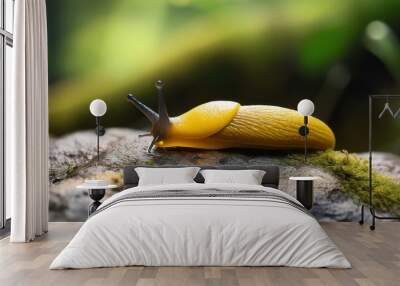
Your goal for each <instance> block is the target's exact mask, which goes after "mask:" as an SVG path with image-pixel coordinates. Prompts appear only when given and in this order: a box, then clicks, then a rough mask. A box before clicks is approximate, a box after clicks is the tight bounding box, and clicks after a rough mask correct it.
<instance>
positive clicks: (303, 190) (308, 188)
mask: <svg viewBox="0 0 400 286" xmlns="http://www.w3.org/2000/svg"><path fill="white" fill-rule="evenodd" d="M319 179H320V178H319V177H290V178H289V180H291V181H296V199H297V200H298V201H299V202H300V203H302V205H303V206H304V207H305V208H306V209H308V210H310V209H311V208H312V206H313V200H314V190H313V182H314V181H315V180H319Z"/></svg>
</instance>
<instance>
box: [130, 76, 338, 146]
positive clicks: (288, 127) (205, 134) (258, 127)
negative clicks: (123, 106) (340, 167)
mask: <svg viewBox="0 0 400 286" xmlns="http://www.w3.org/2000/svg"><path fill="white" fill-rule="evenodd" d="M156 88H157V90H158V114H157V113H155V112H154V111H153V110H151V109H150V108H148V107H147V106H145V105H144V104H142V103H141V102H139V101H138V100H137V99H136V98H134V97H133V96H131V95H130V97H128V98H129V99H130V100H131V101H132V102H133V103H134V105H135V106H136V107H137V108H138V109H139V110H140V111H141V112H142V113H143V114H144V115H145V116H146V117H147V118H148V119H149V120H150V121H151V123H152V130H151V135H153V137H154V138H153V140H152V142H151V144H150V147H149V152H150V151H151V149H152V147H153V146H154V145H156V146H157V147H162V148H170V147H183V148H185V147H186V148H198V149H210V150H216V149H227V148H258V149H267V150H285V151H289V150H302V149H303V148H304V138H303V137H302V136H301V135H300V134H299V132H298V129H299V127H300V126H302V125H303V120H304V118H303V116H302V115H300V114H299V113H298V112H297V111H296V110H292V109H288V108H283V107H279V106H270V105H249V106H241V105H240V104H239V103H237V102H233V101H212V102H207V103H204V104H201V105H199V106H197V107H195V108H193V109H191V110H189V111H188V112H185V113H184V114H182V115H180V116H177V117H172V118H170V117H169V116H168V111H167V106H166V103H165V99H164V96H163V93H162V82H161V81H157V83H156ZM308 128H309V130H310V133H309V135H308V138H307V139H308V148H309V149H310V150H325V149H331V148H335V143H336V139H335V135H334V133H333V132H332V130H331V129H330V128H329V126H328V125H326V124H325V123H324V122H322V121H321V120H319V119H317V118H315V117H312V116H310V117H309V123H308Z"/></svg>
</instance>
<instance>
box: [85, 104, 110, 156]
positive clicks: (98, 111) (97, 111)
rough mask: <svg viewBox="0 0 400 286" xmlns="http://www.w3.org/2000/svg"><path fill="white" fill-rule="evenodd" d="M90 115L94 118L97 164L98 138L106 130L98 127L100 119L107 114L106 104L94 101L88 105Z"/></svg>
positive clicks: (98, 153) (98, 152) (98, 154)
mask: <svg viewBox="0 0 400 286" xmlns="http://www.w3.org/2000/svg"><path fill="white" fill-rule="evenodd" d="M89 110H90V113H91V114H92V115H93V116H95V117H96V135H97V164H98V163H99V162H100V136H103V135H104V134H105V133H106V129H105V128H104V127H103V126H101V125H100V117H102V116H103V115H104V114H106V112H107V104H106V103H105V102H104V101H103V100H101V99H95V100H93V101H92V102H91V103H90V106H89Z"/></svg>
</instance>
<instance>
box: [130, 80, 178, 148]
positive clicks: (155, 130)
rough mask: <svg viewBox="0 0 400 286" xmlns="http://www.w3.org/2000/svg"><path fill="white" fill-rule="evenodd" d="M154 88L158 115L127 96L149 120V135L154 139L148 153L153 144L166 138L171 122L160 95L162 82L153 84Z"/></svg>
mask: <svg viewBox="0 0 400 286" xmlns="http://www.w3.org/2000/svg"><path fill="white" fill-rule="evenodd" d="M155 87H156V89H157V91H158V113H156V112H155V111H154V110H152V109H151V108H150V107H148V106H146V105H145V104H144V103H142V102H140V101H139V100H138V99H137V98H136V97H134V96H133V95H132V94H129V95H128V100H129V101H130V102H132V103H133V104H134V105H135V106H136V108H137V109H139V111H140V112H142V113H143V114H144V116H146V117H147V119H149V121H150V122H151V124H152V128H151V134H150V135H153V137H154V139H153V140H152V142H151V143H150V146H149V149H148V152H151V149H152V148H153V146H154V144H156V143H157V142H158V141H159V140H162V139H163V138H164V137H165V136H166V134H167V133H168V130H169V129H170V126H171V122H170V120H169V116H168V110H167V105H166V103H165V99H164V96H163V93H162V88H163V83H162V81H161V80H158V81H157V82H156V84H155ZM145 136H146V135H145Z"/></svg>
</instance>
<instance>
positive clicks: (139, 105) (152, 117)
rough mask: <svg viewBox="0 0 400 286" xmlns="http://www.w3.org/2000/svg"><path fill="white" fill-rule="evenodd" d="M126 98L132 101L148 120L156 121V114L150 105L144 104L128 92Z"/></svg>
mask: <svg viewBox="0 0 400 286" xmlns="http://www.w3.org/2000/svg"><path fill="white" fill-rule="evenodd" d="M128 100H129V101H130V102H132V103H133V105H135V106H136V108H137V109H139V111H140V112H141V113H143V115H144V116H146V117H147V119H148V120H150V122H151V123H152V124H154V123H156V122H157V121H158V118H159V116H158V114H157V112H155V111H154V110H152V109H151V108H150V107H148V106H146V105H145V104H144V103H142V102H140V101H139V100H138V99H137V98H136V97H134V96H133V95H132V94H128Z"/></svg>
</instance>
